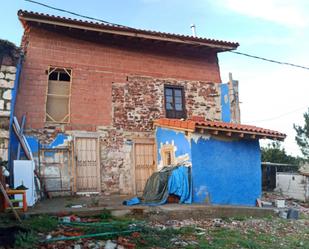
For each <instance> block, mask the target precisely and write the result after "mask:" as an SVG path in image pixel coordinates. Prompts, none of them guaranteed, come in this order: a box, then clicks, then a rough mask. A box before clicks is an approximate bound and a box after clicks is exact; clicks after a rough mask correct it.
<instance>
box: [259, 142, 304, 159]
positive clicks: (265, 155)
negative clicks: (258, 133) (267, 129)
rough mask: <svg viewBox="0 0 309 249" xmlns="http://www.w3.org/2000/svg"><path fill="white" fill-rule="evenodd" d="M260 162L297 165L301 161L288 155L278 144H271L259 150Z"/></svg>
mask: <svg viewBox="0 0 309 249" xmlns="http://www.w3.org/2000/svg"><path fill="white" fill-rule="evenodd" d="M261 152H262V162H272V163H285V164H293V165H299V163H300V161H301V160H302V159H301V158H300V157H294V156H291V155H288V154H287V153H286V151H285V149H284V148H282V147H281V143H280V142H277V141H276V142H272V143H270V144H268V145H267V146H266V147H262V148H261Z"/></svg>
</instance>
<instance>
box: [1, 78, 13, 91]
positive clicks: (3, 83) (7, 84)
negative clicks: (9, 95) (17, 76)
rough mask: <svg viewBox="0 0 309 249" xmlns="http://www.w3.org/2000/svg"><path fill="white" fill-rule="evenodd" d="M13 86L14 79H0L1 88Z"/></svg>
mask: <svg viewBox="0 0 309 249" xmlns="http://www.w3.org/2000/svg"><path fill="white" fill-rule="evenodd" d="M13 87H14V81H12V80H4V79H0V88H10V89H12V88H13Z"/></svg>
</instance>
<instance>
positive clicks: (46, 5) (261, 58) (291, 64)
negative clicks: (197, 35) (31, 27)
mask: <svg viewBox="0 0 309 249" xmlns="http://www.w3.org/2000/svg"><path fill="white" fill-rule="evenodd" d="M25 1H26V2H30V3H34V4H38V5H41V6H44V7H46V8H49V9H53V10H57V11H60V12H64V13H68V14H71V15H74V16H78V17H82V18H86V19H89V20H93V21H97V22H102V23H105V24H109V25H114V26H117V27H122V28H129V29H134V28H132V27H128V26H125V25H120V24H116V23H112V22H108V21H105V20H102V19H98V18H94V17H90V16H86V15H82V14H78V13H76V12H73V11H69V10H65V9H61V8H57V7H53V6H51V5H48V4H44V3H40V2H37V1H34V0H25ZM228 52H231V53H234V54H238V55H243V56H247V57H250V58H254V59H258V60H263V61H268V62H272V63H276V64H280V65H287V66H292V67H297V68H302V69H305V70H309V67H306V66H302V65H297V64H293V63H289V62H282V61H277V60H273V59H267V58H264V57H260V56H256V55H251V54H247V53H242V52H237V51H228Z"/></svg>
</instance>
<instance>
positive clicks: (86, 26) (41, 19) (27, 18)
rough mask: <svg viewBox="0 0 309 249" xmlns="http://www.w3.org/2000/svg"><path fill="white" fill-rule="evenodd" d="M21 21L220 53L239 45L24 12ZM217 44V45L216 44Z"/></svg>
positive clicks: (20, 17) (20, 15) (19, 15)
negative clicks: (203, 48)
mask: <svg viewBox="0 0 309 249" xmlns="http://www.w3.org/2000/svg"><path fill="white" fill-rule="evenodd" d="M18 17H19V20H20V21H21V22H22V23H23V24H25V22H36V23H44V24H50V25H56V26H61V27H67V28H75V29H81V30H87V31H94V32H98V33H106V34H113V35H121V36H127V37H134V38H142V39H149V40H158V41H165V42H173V43H179V44H186V45H192V46H196V47H207V48H212V49H215V50H218V52H224V51H230V50H234V49H236V48H237V47H238V46H239V44H238V43H229V42H222V44H218V43H219V42H213V43H212V42H210V41H203V40H202V39H195V40H192V39H189V38H186V37H177V36H173V35H168V34H166V35H163V34H149V32H148V33H147V31H140V30H135V29H133V28H132V29H129V28H121V27H113V26H108V25H104V26H103V25H101V24H97V23H87V22H80V21H78V20H72V19H61V18H57V17H53V16H42V15H37V14H32V13H25V12H23V11H19V12H18ZM216 43H217V44H216Z"/></svg>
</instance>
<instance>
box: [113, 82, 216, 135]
mask: <svg viewBox="0 0 309 249" xmlns="http://www.w3.org/2000/svg"><path fill="white" fill-rule="evenodd" d="M164 85H175V86H183V87H184V94H185V108H186V114H187V118H191V117H192V116H202V117H205V119H208V120H216V121H220V120H221V102H220V101H221V99H220V84H219V83H212V82H206V81H189V80H176V79H158V78H152V77H142V76H130V77H128V81H127V83H125V84H123V83H114V84H113V85H112V103H113V105H112V108H113V112H112V114H113V124H114V127H115V128H117V129H124V130H129V131H151V130H152V123H153V121H154V120H155V119H158V118H160V117H165V109H164Z"/></svg>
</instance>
